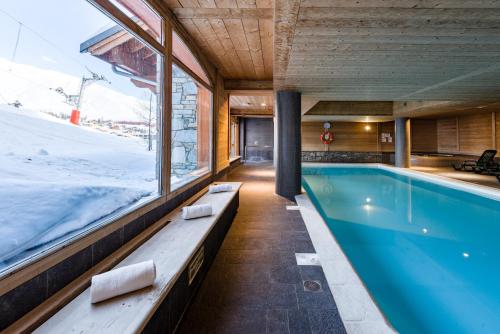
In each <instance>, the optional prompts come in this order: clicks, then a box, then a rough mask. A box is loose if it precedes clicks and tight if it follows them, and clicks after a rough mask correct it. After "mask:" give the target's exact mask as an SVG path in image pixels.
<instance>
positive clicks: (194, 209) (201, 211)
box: [182, 204, 212, 219]
mask: <svg viewBox="0 0 500 334" xmlns="http://www.w3.org/2000/svg"><path fill="white" fill-rule="evenodd" d="M211 215H212V206H211V205H210V204H200V205H191V206H185V207H183V208H182V218H184V219H193V218H199V217H205V216H211Z"/></svg>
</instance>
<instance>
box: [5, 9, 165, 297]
mask: <svg viewBox="0 0 500 334" xmlns="http://www.w3.org/2000/svg"><path fill="white" fill-rule="evenodd" d="M81 1H86V2H88V3H89V4H90V5H92V6H94V7H95V9H96V10H98V11H100V12H101V13H102V14H103V15H105V16H106V17H108V18H109V19H110V20H112V21H114V22H115V23H116V24H117V25H119V26H120V27H121V28H122V29H124V30H125V31H127V33H129V34H131V35H132V36H133V37H134V38H137V39H138V40H140V41H141V42H142V43H144V45H146V46H147V47H149V48H151V49H152V50H153V51H154V52H156V53H157V54H158V56H159V62H158V64H157V66H159V70H160V77H159V78H158V80H159V83H160V86H161V87H160V92H159V94H160V99H161V102H160V103H159V104H158V108H159V109H160V110H159V112H158V116H159V121H158V124H159V125H160V126H159V127H158V143H157V145H158V146H157V167H156V168H158V177H159V179H158V193H157V194H156V195H154V196H152V198H150V199H144V200H140V201H138V202H137V203H134V204H132V205H130V206H128V207H127V208H125V209H123V210H120V212H117V213H114V214H112V215H110V216H109V217H106V218H104V219H103V220H102V221H101V222H99V223H98V224H96V225H94V226H92V227H90V228H86V229H83V230H81V231H79V232H77V233H76V234H75V235H73V236H71V237H69V238H67V239H64V240H61V241H60V242H57V243H55V244H54V245H52V246H50V247H48V248H46V249H43V250H41V251H39V252H37V253H34V254H32V255H30V256H29V257H27V258H26V259H23V260H21V261H20V262H18V263H15V264H13V265H11V266H9V267H8V268H6V269H5V270H3V271H2V272H1V273H0V282H2V285H3V283H4V280H6V279H9V280H10V278H11V277H13V276H16V275H17V273H19V274H21V275H22V276H24V273H25V272H26V274H28V273H31V272H33V270H35V271H34V272H35V273H38V272H39V271H40V268H39V267H40V266H41V268H48V267H50V266H51V265H50V263H54V264H56V263H58V262H59V261H56V262H54V259H60V258H62V259H64V258H66V257H67V256H64V255H65V254H66V253H69V252H72V253H71V254H69V255H72V254H73V253H75V252H77V251H79V250H82V249H83V248H85V247H86V246H89V245H90V244H92V242H91V243H90V244H89V243H87V242H85V240H88V239H89V238H90V239H94V238H95V240H99V239H100V238H102V237H103V235H102V234H103V233H102V232H104V233H105V234H104V235H107V234H110V233H112V232H114V231H115V230H116V229H118V228H119V227H121V226H123V225H125V224H127V223H129V222H131V221H133V220H134V218H136V216H137V215H140V214H144V213H146V212H148V211H150V210H152V209H154V208H155V207H157V206H159V205H161V204H163V203H165V202H166V194H167V188H166V187H165V180H166V178H165V173H164V170H165V169H167V168H164V166H166V165H165V156H166V155H167V154H165V132H166V131H165V120H166V118H167V117H165V113H166V111H167V104H166V103H167V101H166V100H167V99H166V98H165V97H166V96H168V95H165V86H170V85H165V84H164V82H165V74H166V73H165V64H166V63H167V62H168V63H169V61H168V60H167V58H169V57H168V54H167V53H166V50H167V48H166V47H164V46H162V45H161V44H160V43H159V42H158V41H156V40H155V39H154V38H153V37H152V36H151V35H150V34H149V33H148V32H146V31H145V30H143V29H142V28H141V27H140V26H139V25H138V24H136V23H135V22H134V21H133V20H132V19H130V18H129V17H128V16H126V15H125V14H124V13H123V12H122V11H121V10H120V9H118V8H117V7H115V6H114V5H113V4H112V3H111V2H108V0H81ZM147 4H148V5H149V6H150V4H149V2H148V3H147ZM150 7H151V6H150ZM151 9H152V10H154V11H155V12H156V13H158V15H159V16H160V17H162V19H163V20H162V22H163V27H162V30H163V31H165V28H166V25H168V24H166V21H167V20H166V19H165V18H164V17H163V16H162V15H161V12H160V11H158V10H156V9H155V8H153V7H151ZM168 26H169V25H168ZM169 27H170V26H169ZM164 35H165V34H164ZM163 38H164V40H165V36H163ZM169 101H170V99H169ZM160 141H161V144H162V145H161V146H160ZM105 231H109V232H108V233H106V232H105ZM93 237H94V238H93ZM94 242H95V241H94ZM45 262H48V263H49V265H47V264H45ZM30 276H31V275H30ZM33 276H34V275H33ZM23 278H24V277H23ZM29 278H30V277H28V279H29ZM23 281H24V280H22V281H16V282H14V283H13V284H16V285H19V284H22V283H23ZM8 287H9V284H6V288H8ZM3 292H4V291H3V289H0V295H1V294H3Z"/></svg>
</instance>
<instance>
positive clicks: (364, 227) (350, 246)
mask: <svg viewBox="0 0 500 334" xmlns="http://www.w3.org/2000/svg"><path fill="white" fill-rule="evenodd" d="M302 181H303V186H304V188H305V189H306V191H307V193H308V195H309V197H310V198H311V200H312V201H313V203H314V205H315V206H316V208H317V209H318V210H319V212H320V214H321V215H322V216H323V218H324V220H325V221H326V222H327V224H328V227H329V228H330V230H331V231H332V232H333V234H334V236H335V238H336V239H337V241H338V242H339V244H340V246H341V248H342V250H343V251H344V253H345V254H346V255H347V257H348V258H349V260H350V262H351V263H352V265H353V267H354V268H355V270H356V271H357V273H358V275H359V276H360V278H361V279H362V280H363V282H364V284H365V285H366V287H367V288H368V290H369V292H370V294H371V295H372V296H373V298H374V299H375V301H376V303H377V304H378V305H379V307H380V309H381V310H382V312H383V313H384V315H385V316H386V317H387V319H388V320H389V321H390V322H391V324H392V325H393V326H394V327H395V328H396V329H397V330H398V331H399V332H401V333H454V334H457V333H500V202H498V201H495V200H493V199H488V198H485V197H481V196H478V195H474V194H472V193H468V192H464V191H459V190H455V189H451V188H447V187H444V186H441V185H438V184H434V183H430V182H426V181H423V180H419V179H417V178H413V177H407V176H403V175H400V174H396V173H393V172H391V171H386V170H382V169H379V168H356V167H353V168H350V167H332V168H325V167H319V168H312V167H305V168H303V180H302Z"/></svg>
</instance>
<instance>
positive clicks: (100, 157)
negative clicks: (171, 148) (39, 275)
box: [0, 106, 158, 270]
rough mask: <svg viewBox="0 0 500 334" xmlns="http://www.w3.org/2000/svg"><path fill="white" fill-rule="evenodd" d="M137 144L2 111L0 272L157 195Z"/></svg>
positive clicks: (40, 116)
mask: <svg viewBox="0 0 500 334" xmlns="http://www.w3.org/2000/svg"><path fill="white" fill-rule="evenodd" d="M157 187H158V182H157V180H156V153H155V152H148V151H147V150H146V148H145V146H144V144H143V142H142V141H141V140H140V139H133V138H127V137H118V136H115V135H112V134H105V133H101V132H98V131H96V130H91V129H86V128H82V127H78V126H74V125H72V124H69V123H66V122H64V121H61V120H59V119H57V118H53V117H51V116H49V115H46V114H44V113H41V112H33V111H29V110H18V109H15V108H12V107H6V106H0V238H1V240H2V242H1V243H0V270H2V269H4V268H5V267H6V266H8V265H11V264H13V263H15V262H16V261H19V260H21V259H23V258H25V257H27V256H29V255H30V254H33V253H35V252H38V251H40V249H41V248H43V247H48V246H50V245H52V244H54V243H55V242H57V241H60V240H61V239H62V238H67V237H69V236H71V235H74V234H76V233H78V232H80V231H81V230H82V229H83V228H85V227H88V226H91V225H94V224H96V223H98V222H99V220H101V219H102V218H104V217H106V216H109V215H111V214H114V213H116V212H117V211H119V210H120V209H123V208H125V207H127V206H130V205H132V204H134V203H136V202H137V201H140V200H141V199H144V198H147V197H148V196H154V195H155V194H157Z"/></svg>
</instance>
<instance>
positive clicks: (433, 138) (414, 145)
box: [411, 118, 438, 152]
mask: <svg viewBox="0 0 500 334" xmlns="http://www.w3.org/2000/svg"><path fill="white" fill-rule="evenodd" d="M437 141H438V140H437V122H436V120H435V119H418V118H415V119H412V120H411V151H412V152H437V150H438V143H437Z"/></svg>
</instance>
